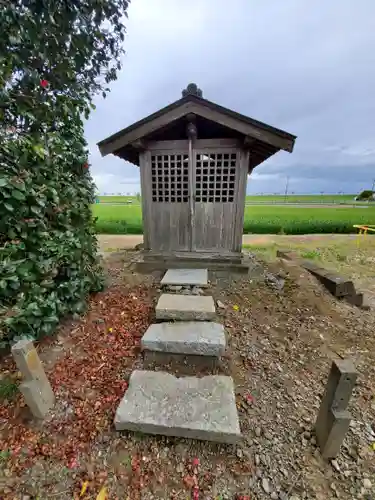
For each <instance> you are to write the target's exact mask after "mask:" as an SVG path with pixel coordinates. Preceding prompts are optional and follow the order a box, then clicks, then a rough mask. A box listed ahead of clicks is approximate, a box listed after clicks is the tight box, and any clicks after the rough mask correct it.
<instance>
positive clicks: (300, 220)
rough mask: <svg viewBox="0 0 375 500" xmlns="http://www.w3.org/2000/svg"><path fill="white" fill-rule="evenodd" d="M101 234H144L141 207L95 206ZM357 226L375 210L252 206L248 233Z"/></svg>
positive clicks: (350, 230) (366, 221)
mask: <svg viewBox="0 0 375 500" xmlns="http://www.w3.org/2000/svg"><path fill="white" fill-rule="evenodd" d="M93 213H94V216H95V217H97V222H96V230H97V232H98V233H99V234H142V212H141V207H140V206H139V205H134V206H132V205H105V204H97V205H93ZM353 224H375V207H370V208H353V207H348V208H340V209H336V208H334V207H332V208H330V207H325V208H314V207H313V208H307V207H287V206H286V207H280V206H277V207H272V206H248V207H246V208H245V221H244V230H243V232H244V234H280V233H281V234H312V233H354V232H356V230H355V229H354V228H353Z"/></svg>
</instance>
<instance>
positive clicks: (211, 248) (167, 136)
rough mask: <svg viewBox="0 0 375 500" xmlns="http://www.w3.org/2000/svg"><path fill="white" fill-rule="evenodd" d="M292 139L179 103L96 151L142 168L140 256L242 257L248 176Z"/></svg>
mask: <svg viewBox="0 0 375 500" xmlns="http://www.w3.org/2000/svg"><path fill="white" fill-rule="evenodd" d="M295 139H296V137H295V136H294V135H291V134H289V133H287V132H284V131H283V130H279V129H277V128H274V127H271V126H269V125H266V124H265V123H262V122H259V121H257V120H254V119H252V118H249V117H247V116H244V115H241V114H239V113H236V112H234V111H231V110H230V109H227V108H224V107H222V106H219V105H217V104H215V103H213V102H211V101H208V100H206V99H204V98H203V97H202V91H201V90H200V89H198V88H197V86H196V85H195V84H189V85H188V87H187V89H186V90H184V91H183V92H182V98H181V99H179V100H178V101H175V102H173V103H172V104H170V105H169V106H166V107H165V108H163V109H161V110H159V111H157V112H156V113H153V114H152V115H150V116H147V117H146V118H144V119H143V120H140V121H138V122H137V123H134V124H133V125H130V126H129V127H127V128H124V129H123V130H120V131H119V132H117V133H116V134H114V135H112V136H110V137H108V138H107V139H104V140H102V141H101V142H99V144H98V146H99V149H100V152H101V154H102V155H103V156H105V155H108V154H110V153H112V154H114V155H116V156H119V157H120V158H123V159H124V160H126V161H129V162H131V163H133V164H135V165H138V166H139V167H140V174H141V190H142V213H143V228H144V232H143V234H144V248H145V253H146V254H149V255H151V256H154V257H156V256H159V255H160V256H162V257H163V258H165V257H172V256H181V257H183V256H186V257H188V256H191V255H192V253H194V256H199V255H201V256H202V257H204V256H206V257H212V258H214V257H215V256H217V257H220V258H223V257H226V258H230V257H233V258H234V259H238V257H240V256H241V245H242V229H243V221H244V208H245V197H246V184H247V177H248V175H249V174H250V173H251V172H252V170H253V169H254V168H255V167H256V166H257V165H259V164H260V163H262V162H263V161H265V160H266V159H267V158H269V157H270V156H272V155H273V154H275V153H276V152H278V151H279V150H280V149H283V150H285V151H289V152H292V151H293V146H294V141H295Z"/></svg>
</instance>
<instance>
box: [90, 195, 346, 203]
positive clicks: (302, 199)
mask: <svg viewBox="0 0 375 500" xmlns="http://www.w3.org/2000/svg"><path fill="white" fill-rule="evenodd" d="M354 197H355V195H354V194H311V195H310V194H307V195H305V194H288V195H287V196H284V195H252V196H246V201H247V203H261V204H263V203H345V204H346V203H350V202H353V201H354ZM98 198H99V200H100V203H139V200H137V198H136V196H122V195H113V196H112V195H111V196H98Z"/></svg>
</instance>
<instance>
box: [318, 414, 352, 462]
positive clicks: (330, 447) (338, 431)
mask: <svg viewBox="0 0 375 500" xmlns="http://www.w3.org/2000/svg"><path fill="white" fill-rule="evenodd" d="M327 417H328V418H327V429H326V431H327V433H326V435H325V439H324V440H322V439H320V440H319V439H318V444H319V446H320V451H321V454H322V457H323V458H325V459H327V460H330V459H332V458H335V457H336V456H337V455H338V454H339V452H340V448H341V444H342V442H343V441H344V439H345V436H346V433H347V432H348V429H349V425H350V420H351V415H350V413H349V412H348V411H346V410H330V411H329V412H328V415H327Z"/></svg>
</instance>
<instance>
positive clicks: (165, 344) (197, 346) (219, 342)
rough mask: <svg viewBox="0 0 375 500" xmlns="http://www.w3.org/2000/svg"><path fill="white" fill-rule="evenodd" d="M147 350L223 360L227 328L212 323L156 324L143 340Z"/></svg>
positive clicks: (149, 329) (142, 342)
mask: <svg viewBox="0 0 375 500" xmlns="http://www.w3.org/2000/svg"><path fill="white" fill-rule="evenodd" d="M141 345H142V348H143V349H144V350H148V351H157V352H163V353H176V354H191V355H199V356H216V357H220V356H222V355H223V354H224V352H225V346H226V342H225V331H224V327H223V325H221V324H219V323H212V322H209V321H186V322H185V321H183V322H172V323H155V324H153V325H150V326H149V328H148V329H147V331H146V333H145V334H144V336H143V337H142V340H141Z"/></svg>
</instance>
